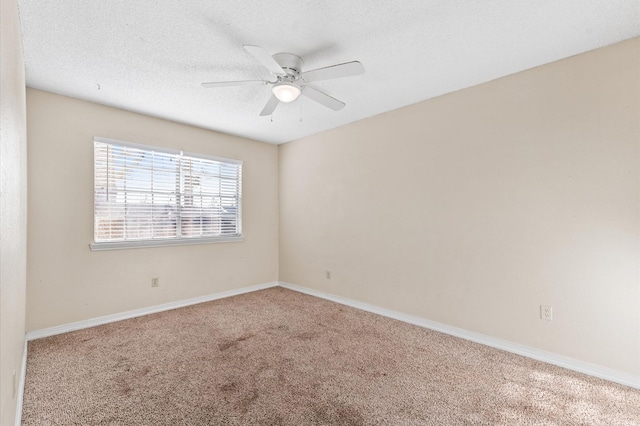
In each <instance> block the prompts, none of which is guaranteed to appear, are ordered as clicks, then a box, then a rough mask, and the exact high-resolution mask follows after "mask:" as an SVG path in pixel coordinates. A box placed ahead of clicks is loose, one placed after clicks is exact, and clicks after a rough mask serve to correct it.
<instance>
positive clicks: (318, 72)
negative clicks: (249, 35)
mask: <svg viewBox="0 0 640 426" xmlns="http://www.w3.org/2000/svg"><path fill="white" fill-rule="evenodd" d="M244 48H245V49H246V50H247V52H249V53H250V54H251V55H253V57H254V58H256V59H257V60H258V62H260V63H261V64H262V65H264V66H265V67H266V68H267V69H268V70H269V71H271V74H273V77H274V80H273V81H271V80H240V81H215V82H210V83H202V87H205V88H217V87H228V86H246V85H252V84H268V85H271V86H272V87H271V92H272V95H271V98H270V99H269V101H268V102H267V104H266V105H265V106H264V108H263V109H262V112H260V115H261V116H265V115H270V114H272V113H273V111H275V109H276V107H277V106H278V104H279V103H280V102H293V101H295V100H296V99H298V97H299V96H300V95H303V96H306V97H307V98H309V99H311V100H313V101H316V102H317V103H319V104H320V105H323V106H325V107H327V108H329V109H332V110H334V111H339V110H341V109H342V108H344V106H345V104H344V102H342V101H339V100H338V99H336V98H333V97H331V96H329V95H327V94H326V93H323V92H321V91H320V90H318V89H316V88H314V87H313V86H310V85H309V84H308V83H312V82H315V81H321V80H329V79H332V78H341V77H349V76H352V75H358V74H363V73H364V67H363V66H362V64H361V63H360V62H358V61H352V62H345V63H343V64H336V65H331V66H328V67H324V68H318V69H315V70H311V71H305V72H303V71H302V64H303V61H302V58H301V57H299V56H298V55H294V54H293V53H276V54H275V55H273V56H271V55H270V54H269V52H267V51H266V50H265V49H263V48H262V47H259V46H249V45H247V46H244Z"/></svg>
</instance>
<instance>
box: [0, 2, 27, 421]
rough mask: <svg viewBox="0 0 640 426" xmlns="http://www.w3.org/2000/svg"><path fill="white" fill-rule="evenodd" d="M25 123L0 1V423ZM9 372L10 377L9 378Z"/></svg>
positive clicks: (23, 222)
mask: <svg viewBox="0 0 640 426" xmlns="http://www.w3.org/2000/svg"><path fill="white" fill-rule="evenodd" d="M26 264H27V127H26V112H25V88H24V62H23V59H22V41H21V40H20V22H19V20H18V7H17V2H16V1H15V0H2V1H1V2H0V425H10V424H13V423H14V418H15V415H16V404H17V401H18V400H17V397H16V395H14V390H17V385H18V383H17V382H18V379H19V378H20V371H21V369H22V353H23V350H24V331H25V289H26V282H27V269H26V268H27V266H26ZM14 373H15V378H14Z"/></svg>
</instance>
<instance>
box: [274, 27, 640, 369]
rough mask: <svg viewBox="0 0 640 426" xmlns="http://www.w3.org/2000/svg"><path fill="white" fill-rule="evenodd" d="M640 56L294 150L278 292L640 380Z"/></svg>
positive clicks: (637, 43)
mask: <svg viewBox="0 0 640 426" xmlns="http://www.w3.org/2000/svg"><path fill="white" fill-rule="evenodd" d="M639 52H640V39H639V38H636V39H633V40H630V41H626V42H623V43H620V44H617V45H614V46H610V47H607V48H604V49H600V50H597V51H593V52H590V53H586V54H583V55H579V56H575V57H572V58H569V59H566V60H563V61H559V62H557V63H553V64H549V65H546V66H542V67H539V68H535V69H532V70H529V71H526V72H522V73H519V74H516V75H512V76H509V77H506V78H502V79H499V80H496V81H493V82H490V83H487V84H483V85H480V86H476V87H472V88H469V89H466V90H462V91H459V92H456V93H453V94H449V95H446V96H442V97H439V98H436V99H432V100H428V101H425V102H422V103H419V104H415V105H413V106H409V107H406V108H403V109H400V110H396V111H393V112H389V113H385V114H382V115H379V116H376V117H373V118H370V119H367V120H363V121H360V122H356V123H353V124H350V125H347V126H344V127H341V128H338V129H335V130H332V131H327V132H324V133H321V134H318V135H315V136H311V137H308V138H304V139H302V140H299V141H295V142H292V143H288V144H284V145H280V147H279V157H280V280H281V281H285V282H289V283H293V284H298V285H301V286H305V287H309V288H313V289H317V290H321V291H324V292H328V293H333V294H337V295H340V296H343V297H347V298H351V299H355V300H358V301H362V302H366V303H370V304H373V305H377V306H380V307H384V308H388V309H392V310H396V311H400V312H404V313H407V314H411V315H416V316H420V317H423V318H427V319H430V320H434V321H438V322H441V323H445V324H449V325H453V326H456V327H460V328H463V329H467V330H471V331H475V332H479V333H484V334H487V335H490V336H494V337H498V338H502V339H506V340H509V341H512V342H516V343H520V344H524V345H528V346H531V347H535V348H539V349H542V350H547V351H551V352H555V353H557V354H561V355H565V356H569V357H572V358H575V359H579V360H583V361H587V362H591V363H595V364H598V365H601V366H605V367H609V368H612V369H615V370H618V371H620V372H625V373H631V374H636V375H637V374H640V314H639V313H640V289H639V287H640V282H639V271H638V261H639V250H638V246H639V233H640V227H639V219H640V214H639V213H640V211H639V206H640V199H639V189H640V175H639V166H640V164H639V145H640V121H639V118H640V105H639V103H640V88H639V85H640V82H639V80H640V59H639ZM427 83H428V82H427ZM326 270H330V271H331V274H332V275H331V279H330V280H327V279H326V278H325V271H326ZM541 304H548V305H552V306H553V309H554V319H553V321H552V322H547V321H542V320H540V319H539V306H540V305H541Z"/></svg>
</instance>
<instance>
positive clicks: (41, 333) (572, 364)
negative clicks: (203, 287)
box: [18, 282, 640, 424]
mask: <svg viewBox="0 0 640 426" xmlns="http://www.w3.org/2000/svg"><path fill="white" fill-rule="evenodd" d="M276 286H280V287H283V288H287V289H289V290H294V291H297V292H300V293H305V294H308V295H311V296H315V297H319V298H322V299H326V300H331V301H333V302H337V303H340V304H343V305H347V306H351V307H353V308H356V309H361V310H363V311H368V312H372V313H374V314H378V315H382V316H385V317H389V318H393V319H396V320H399V321H403V322H407V323H409V324H414V325H417V326H420V327H425V328H428V329H431V330H435V331H439V332H441V333H445V334H449V335H452V336H456V337H460V338H462V339H466V340H470V341H472V342H476V343H480V344H483V345H486V346H491V347H493V348H497V349H501V350H504V351H507V352H511V353H514V354H518V355H522V356H526V357H528V358H532V359H536V360H538V361H543V362H546V363H549V364H553V365H557V366H559V367H564V368H567V369H569V370H573V371H577V372H580V373H584V374H588V375H590V376H594V377H598V378H601V379H605V380H609V381H612V382H615V383H619V384H622V385H626V386H630V387H632V388H636V389H640V376H636V375H633V374H629V373H624V372H621V371H617V370H613V369H610V368H607V367H603V366H600V365H597V364H592V363H589V362H585V361H580V360H577V359H574V358H569V357H566V356H563V355H558V354H556V353H553V352H548V351H543V350H541V349H536V348H532V347H529V346H525V345H521V344H518V343H514V342H510V341H508V340H503V339H499V338H496V337H492V336H488V335H486V334H481V333H476V332H473V331H468V330H465V329H462V328H457V327H453V326H450V325H447V324H442V323H439V322H436V321H431V320H428V319H425V318H421V317H416V316H413V315H408V314H404V313H401V312H396V311H392V310H390V309H385V308H381V307H378V306H374V305H370V304H368V303H362V302H358V301H355V300H351V299H347V298H345V297H341V296H336V295H333V294H329V293H324V292H322V291H318V290H313V289H310V288H305V287H300V286H297V285H294V284H290V283H286V282H270V283H264V284H258V285H255V286H250V287H243V288H239V289H235V290H229V291H225V292H221V293H215V294H210V295H206V296H200V297H195V298H192V299H187V300H180V301H177V302H170V303H165V304H163V305H157V306H151V307H148V308H142V309H136V310H133V311H127V312H122V313H118V314H113V315H107V316H103V317H98V318H92V319H88V320H84V321H78V322H74V323H70V324H63V325H59V326H56V327H49V328H45V329H41V330H35V331H30V332H28V333H27V336H26V340H27V341H29V340H34V339H40V338H43V337H48V336H53V335H56V334H62V333H67V332H69V331H75V330H81V329H83V328H89V327H95V326H97V325H102V324H108V323H111V322H115V321H121V320H125V319H129V318H135V317H139V316H143V315H149V314H153V313H156V312H162V311H168V310H171V309H176V308H181V307H184V306H190V305H195V304H198V303H203V302H209V301H212V300H217V299H222V298H225V297H231V296H236V295H239V294H244V293H250V292H252V291H257V290H262V289H265V288H270V287H276ZM23 356H24V360H23V370H22V372H21V376H20V401H19V402H18V404H19V406H20V407H19V408H20V409H21V406H22V392H23V388H24V377H25V372H26V357H27V347H26V342H25V350H24V355H23ZM18 424H19V423H18Z"/></svg>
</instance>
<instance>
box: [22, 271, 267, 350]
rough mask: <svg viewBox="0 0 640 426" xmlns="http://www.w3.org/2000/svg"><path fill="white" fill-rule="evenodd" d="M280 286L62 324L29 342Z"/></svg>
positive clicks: (39, 332) (262, 286) (33, 334)
mask: <svg viewBox="0 0 640 426" xmlns="http://www.w3.org/2000/svg"><path fill="white" fill-rule="evenodd" d="M276 286H278V282H277V281H274V282H270V283H264V284H258V285H254V286H250V287H242V288H238V289H234V290H229V291H223V292H221V293H214V294H208V295H205V296H200V297H194V298H192V299H186V300H179V301H176V302H169V303H164V304H162V305H156V306H150V307H148V308H141V309H135V310H133V311H127V312H121V313H118V314H112V315H106V316H103V317H98V318H91V319H88V320H83V321H78V322H72V323H69V324H62V325H58V326H55V327H49V328H43V329H40V330H34V331H30V332H28V333H27V341H29V340H35V339H41V338H43V337H49V336H54V335H56V334H62V333H67V332H69V331H75V330H81V329H83V328H89V327H95V326H97V325H103V324H109V323H111V322H116V321H122V320H125V319H129V318H135V317H141V316H143V315H149V314H155V313H157V312H163V311H168V310H171V309H176V308H182V307H184V306H190V305H196V304H198V303H203V302H210V301H212V300H217V299H223V298H225V297H231V296H237V295H239V294H244V293H250V292H252V291H257V290H262V289H265V288H269V287H276Z"/></svg>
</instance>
